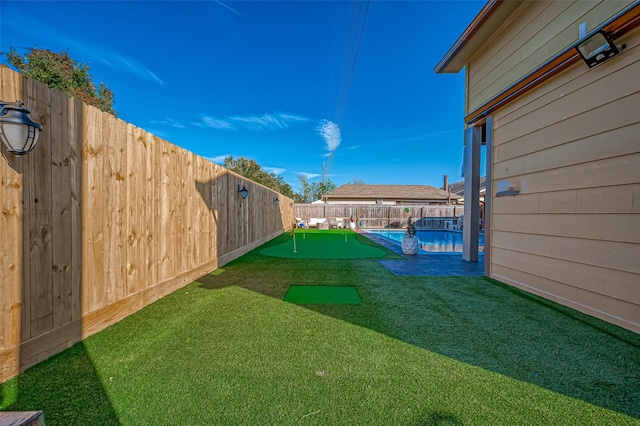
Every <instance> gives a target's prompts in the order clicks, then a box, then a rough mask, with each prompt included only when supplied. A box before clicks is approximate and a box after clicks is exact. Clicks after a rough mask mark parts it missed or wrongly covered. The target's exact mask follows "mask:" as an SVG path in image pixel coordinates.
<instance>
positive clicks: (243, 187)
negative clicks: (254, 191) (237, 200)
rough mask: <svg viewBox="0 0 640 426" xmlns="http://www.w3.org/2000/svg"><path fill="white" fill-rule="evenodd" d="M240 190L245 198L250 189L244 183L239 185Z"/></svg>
mask: <svg viewBox="0 0 640 426" xmlns="http://www.w3.org/2000/svg"><path fill="white" fill-rule="evenodd" d="M238 192H239V193H240V196H241V197H242V199H243V200H244V199H245V198H247V195H249V190H248V189H247V187H246V186H244V185H238Z"/></svg>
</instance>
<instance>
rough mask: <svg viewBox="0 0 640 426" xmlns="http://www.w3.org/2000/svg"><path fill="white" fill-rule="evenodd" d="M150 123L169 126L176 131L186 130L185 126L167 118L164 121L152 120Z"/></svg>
mask: <svg viewBox="0 0 640 426" xmlns="http://www.w3.org/2000/svg"><path fill="white" fill-rule="evenodd" d="M150 123H151V124H162V125H165V126H171V127H175V128H176V129H186V128H187V126H186V125H184V124H182V123H180V122H179V121H177V120H174V119H172V118H169V117H167V118H165V119H164V120H154V121H151V122H150Z"/></svg>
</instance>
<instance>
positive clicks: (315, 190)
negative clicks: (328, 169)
mask: <svg viewBox="0 0 640 426" xmlns="http://www.w3.org/2000/svg"><path fill="white" fill-rule="evenodd" d="M298 179H299V180H300V185H301V186H302V189H301V190H300V192H298V193H296V194H295V196H294V197H293V199H294V201H295V202H296V203H312V202H314V201H316V200H320V199H321V198H322V196H323V195H324V194H326V193H327V192H331V191H333V190H334V189H336V184H335V183H333V182H332V181H331V179H324V180H322V181H320V182H313V183H309V180H308V179H307V178H306V177H304V176H298Z"/></svg>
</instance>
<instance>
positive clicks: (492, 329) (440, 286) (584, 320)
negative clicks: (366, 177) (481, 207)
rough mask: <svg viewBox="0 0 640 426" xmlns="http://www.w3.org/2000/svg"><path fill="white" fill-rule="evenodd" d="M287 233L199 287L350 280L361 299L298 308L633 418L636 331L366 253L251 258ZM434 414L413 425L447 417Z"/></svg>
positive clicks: (492, 284) (639, 340)
mask: <svg viewBox="0 0 640 426" xmlns="http://www.w3.org/2000/svg"><path fill="white" fill-rule="evenodd" d="M287 238H291V237H290V236H289V235H287V234H283V235H282V236H280V237H278V238H276V239H274V240H272V241H270V242H269V243H267V244H266V245H263V246H262V247H259V248H257V249H256V250H254V251H252V252H250V253H248V254H247V255H245V256H243V257H241V258H239V259H237V260H235V261H234V262H231V263H229V264H227V265H225V266H224V267H223V268H221V269H220V270H218V271H216V272H215V273H213V274H209V275H206V276H204V277H202V278H200V279H199V280H197V281H198V283H199V284H200V286H201V287H202V288H207V289H220V288H223V287H227V286H239V287H243V288H245V289H248V290H251V291H255V292H257V293H260V294H263V295H266V296H270V297H274V298H277V299H280V300H282V298H283V297H284V295H285V294H286V292H287V290H288V288H289V286H290V285H356V286H357V288H358V292H359V294H360V296H361V298H362V305H359V306H351V305H303V306H305V307H307V308H308V309H311V310H314V311H316V312H319V313H322V314H324V315H327V316H330V317H334V318H337V319H341V320H344V321H347V322H350V323H353V324H356V325H360V326H364V327H367V328H369V329H372V330H375V331H377V332H381V333H384V334H386V335H388V336H391V337H393V338H396V339H399V340H402V341H404V342H406V343H409V344H412V345H415V346H418V347H421V348H423V349H427V350H429V351H433V352H437V353H440V354H442V355H445V356H448V357H450V358H453V359H456V360H458V361H462V362H465V363H468V364H471V365H475V366H478V367H481V368H484V369H487V370H490V371H493V372H496V373H499V374H502V375H505V376H508V377H511V378H514V379H517V380H521V381H525V382H529V383H532V384H535V385H537V386H541V387H544V388H546V389H549V390H552V391H555V392H559V393H562V394H564V395H567V396H570V397H574V398H577V399H581V400H584V401H586V402H589V403H591V404H593V405H596V406H600V407H604V408H607V409H610V410H613V411H617V412H621V413H624V414H627V415H629V416H633V417H636V418H640V405H639V404H637V401H639V400H640V335H638V334H635V333H632V332H630V331H628V330H625V329H622V328H620V327H617V326H615V325H612V324H609V323H607V322H604V321H601V320H598V319H596V318H594V317H591V316H588V315H585V314H582V313H580V312H578V311H575V310H573V309H570V308H567V307H564V306H562V305H559V304H556V303H554V302H551V301H549V300H546V299H543V298H540V297H537V296H534V295H531V294H528V293H525V292H523V291H520V290H518V289H515V288H513V287H510V286H507V285H505V284H503V283H500V282H498V281H495V280H491V279H488V278H485V277H398V276H394V275H393V274H391V273H390V272H388V271H387V270H386V269H385V268H384V267H382V266H381V265H380V264H379V263H378V262H377V261H376V260H372V259H362V260H352V259H338V260H331V259H275V258H270V257H266V256H262V255H260V251H261V249H263V248H264V247H266V246H268V245H274V244H281V243H282V242H283V241H286V239H287ZM365 240H366V239H365ZM367 241H369V240H367ZM363 243H367V242H366V241H363ZM387 256H392V255H391V254H387ZM436 414H437V413H436ZM436 414H434V415H432V416H430V417H428V419H425V420H424V423H422V424H456V422H455V419H450V418H446V416H444V417H443V416H441V415H440V414H437V415H436Z"/></svg>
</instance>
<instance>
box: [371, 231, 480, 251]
mask: <svg viewBox="0 0 640 426" xmlns="http://www.w3.org/2000/svg"><path fill="white" fill-rule="evenodd" d="M367 232H370V233H372V234H375V235H378V236H380V237H382V238H385V239H386V240H389V241H392V242H394V243H396V244H402V237H404V231H403V230H400V229H399V230H387V229H368V230H367ZM416 237H418V247H419V248H420V250H424V251H427V252H434V253H452V252H462V232H455V231H420V230H419V231H417V232H416ZM478 240H479V241H478V245H479V246H480V247H484V235H482V234H481V235H480V236H479V237H478Z"/></svg>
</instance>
